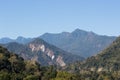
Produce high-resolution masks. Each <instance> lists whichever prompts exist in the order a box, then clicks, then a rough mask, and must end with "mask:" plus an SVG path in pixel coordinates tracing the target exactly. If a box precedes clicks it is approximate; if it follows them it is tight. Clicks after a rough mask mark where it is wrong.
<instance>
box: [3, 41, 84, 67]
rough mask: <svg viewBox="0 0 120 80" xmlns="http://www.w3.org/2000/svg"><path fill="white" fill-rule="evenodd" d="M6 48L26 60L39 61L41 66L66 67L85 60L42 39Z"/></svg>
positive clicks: (7, 45) (10, 45)
mask: <svg viewBox="0 0 120 80" xmlns="http://www.w3.org/2000/svg"><path fill="white" fill-rule="evenodd" d="M5 46H6V47H7V48H8V49H9V50H10V51H12V52H14V53H17V54H19V55H21V56H22V57H23V58H24V59H27V60H28V59H29V60H34V61H37V62H39V63H40V64H41V65H58V66H65V65H66V64H68V63H72V62H75V61H81V60H83V59H84V58H82V57H80V56H76V55H73V54H71V53H68V52H65V51H63V50H61V49H59V48H57V47H55V46H53V45H51V44H48V43H46V42H45V41H44V40H42V39H35V40H33V41H32V42H30V43H28V44H18V43H9V44H6V45H5Z"/></svg>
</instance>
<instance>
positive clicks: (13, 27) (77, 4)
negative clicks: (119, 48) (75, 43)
mask: <svg viewBox="0 0 120 80" xmlns="http://www.w3.org/2000/svg"><path fill="white" fill-rule="evenodd" d="M76 28H79V29H82V30H86V31H93V32H95V33H97V34H102V35H112V36H118V35H120V0H0V38H2V37H10V38H16V37H17V36H24V37H37V36H39V35H42V34H43V33H46V32H50V33H59V32H63V31H69V32H71V31H73V30H74V29H76Z"/></svg>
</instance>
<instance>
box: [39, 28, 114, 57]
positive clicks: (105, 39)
mask: <svg viewBox="0 0 120 80" xmlns="http://www.w3.org/2000/svg"><path fill="white" fill-rule="evenodd" d="M40 38H42V39H43V40H45V41H46V42H48V43H50V44H53V45H55V46H57V47H59V48H61V49H63V50H66V51H68V52H71V53H74V54H77V55H80V56H83V57H85V58H87V57H90V56H93V55H96V54H97V53H99V52H100V51H101V50H103V49H104V48H105V47H107V46H109V44H111V43H112V42H113V41H114V40H115V39H116V37H112V36H101V35H97V34H95V33H93V32H87V31H84V30H80V29H76V30H74V31H73V32H71V33H69V32H63V33H58V34H51V33H46V34H43V35H42V36H40Z"/></svg>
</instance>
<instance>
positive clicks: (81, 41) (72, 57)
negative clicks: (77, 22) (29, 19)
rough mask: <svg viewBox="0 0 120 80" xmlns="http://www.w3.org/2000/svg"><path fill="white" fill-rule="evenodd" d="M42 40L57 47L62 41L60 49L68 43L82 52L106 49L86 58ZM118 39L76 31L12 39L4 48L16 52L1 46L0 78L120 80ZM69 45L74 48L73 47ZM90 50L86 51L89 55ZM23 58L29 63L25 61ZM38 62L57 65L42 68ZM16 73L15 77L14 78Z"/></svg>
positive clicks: (119, 42) (3, 79) (44, 64)
mask: <svg viewBox="0 0 120 80" xmlns="http://www.w3.org/2000/svg"><path fill="white" fill-rule="evenodd" d="M46 35H47V36H46ZM40 38H44V40H50V41H51V42H52V40H53V41H55V43H56V44H57V42H61V43H60V44H59V46H58V47H61V46H62V45H63V44H64V45H63V46H66V45H68V47H69V48H76V50H77V48H78V51H80V52H81V51H82V49H81V47H84V48H85V50H87V49H90V50H93V51H95V50H96V51H97V50H98V52H99V50H102V49H103V48H104V50H103V51H101V52H99V54H98V53H96V55H94V54H93V53H92V55H94V56H90V57H89V58H87V59H84V58H83V57H81V56H78V55H81V54H77V55H76V53H73V54H72V53H70V52H72V51H70V52H67V50H66V51H65V50H62V49H60V48H58V47H56V46H54V45H53V44H52V43H51V44H49V43H50V42H49V41H48V43H47V42H46V41H44V40H42V39H40ZM115 38H116V37H110V36H100V35H97V34H95V33H93V32H86V31H83V30H79V29H76V30H75V31H73V32H71V33H69V32H63V33H60V34H50V33H46V34H44V35H42V36H40V37H38V38H29V39H26V38H23V37H19V39H16V40H11V39H9V40H11V41H10V42H9V43H6V44H1V45H2V46H4V47H6V48H7V49H8V50H9V51H11V52H12V53H10V52H9V51H7V49H5V48H3V47H1V46H0V64H1V65H0V79H2V80H6V79H13V78H15V80H16V79H20V80H22V79H23V78H24V79H25V80H29V79H31V80H36V79H38V80H51V79H53V80H120V62H119V61H120V37H118V38H117V39H116V40H115ZM9 40H6V41H9ZM14 41H16V42H14ZM17 41H18V42H17ZM63 41H64V42H63ZM67 42H69V43H67ZM73 43H74V44H73ZM69 44H70V45H72V46H69ZM98 44H99V45H98ZM79 45H80V46H79ZM76 46H77V47H76ZM106 47H107V48H106ZM61 48H62V47H61ZM84 48H83V49H84ZM86 48H87V49H86ZM64 49H65V48H64ZM80 49H81V50H80ZM69 50H70V49H69ZM90 50H88V51H86V52H88V53H89V51H90ZM73 51H74V50H73ZM13 53H16V54H13ZM84 54H85V53H84ZM89 54H90V53H89ZM19 56H21V57H23V58H24V59H26V60H25V61H24V60H23V58H21V57H19ZM85 56H86V54H85ZM87 57H88V56H87ZM28 60H29V61H28ZM36 61H37V62H39V63H40V64H41V65H42V66H49V65H53V66H51V67H50V68H49V67H43V68H41V67H40V65H39V64H38V63H36ZM21 65H23V66H21ZM56 65H57V66H56ZM18 66H20V67H18ZM9 71H10V73H9ZM36 72H37V73H36ZM14 74H15V77H13V75H14ZM23 74H25V75H23ZM43 77H44V78H43Z"/></svg>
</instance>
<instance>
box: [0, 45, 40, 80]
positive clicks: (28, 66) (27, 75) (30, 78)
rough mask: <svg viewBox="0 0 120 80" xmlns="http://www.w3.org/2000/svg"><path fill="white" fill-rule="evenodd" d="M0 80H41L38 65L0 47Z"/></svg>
mask: <svg viewBox="0 0 120 80" xmlns="http://www.w3.org/2000/svg"><path fill="white" fill-rule="evenodd" d="M0 80H41V71H40V65H39V64H38V63H36V62H35V61H24V59H23V58H21V57H19V56H18V55H16V54H13V53H10V52H9V51H8V50H7V49H5V48H3V47H1V46H0Z"/></svg>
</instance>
